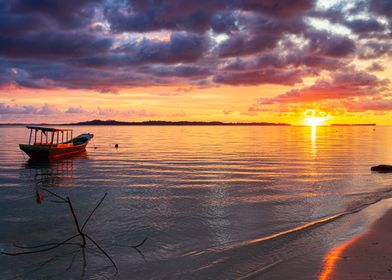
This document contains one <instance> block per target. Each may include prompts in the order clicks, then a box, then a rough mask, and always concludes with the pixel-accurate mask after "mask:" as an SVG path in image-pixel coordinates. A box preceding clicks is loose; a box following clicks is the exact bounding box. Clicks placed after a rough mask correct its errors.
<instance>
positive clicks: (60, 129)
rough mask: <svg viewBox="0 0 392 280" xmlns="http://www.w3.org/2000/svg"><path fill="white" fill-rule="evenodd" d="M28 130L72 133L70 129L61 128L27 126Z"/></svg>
mask: <svg viewBox="0 0 392 280" xmlns="http://www.w3.org/2000/svg"><path fill="white" fill-rule="evenodd" d="M27 128H28V129H35V130H41V131H52V132H53V131H72V129H62V128H53V127H43V126H27Z"/></svg>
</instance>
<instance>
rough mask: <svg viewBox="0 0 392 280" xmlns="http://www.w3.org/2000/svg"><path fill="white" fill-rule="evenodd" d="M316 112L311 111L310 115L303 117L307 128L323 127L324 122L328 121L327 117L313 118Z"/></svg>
mask: <svg viewBox="0 0 392 280" xmlns="http://www.w3.org/2000/svg"><path fill="white" fill-rule="evenodd" d="M315 114H316V112H315V111H312V115H311V116H308V117H305V119H304V123H305V125H309V126H319V125H324V124H325V121H326V120H328V119H329V116H326V117H316V116H315Z"/></svg>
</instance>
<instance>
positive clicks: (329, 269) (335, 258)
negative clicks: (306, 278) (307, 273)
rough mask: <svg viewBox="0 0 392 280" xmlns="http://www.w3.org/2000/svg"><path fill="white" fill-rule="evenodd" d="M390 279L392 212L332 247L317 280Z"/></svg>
mask: <svg viewBox="0 0 392 280" xmlns="http://www.w3.org/2000/svg"><path fill="white" fill-rule="evenodd" d="M327 279H333V280H347V279H355V280H362V279H366V280H369V279H374V280H375V279H377V280H380V279H389V280H390V279H392V209H391V210H389V211H388V212H387V213H386V214H385V215H384V216H382V217H381V218H379V219H378V220H376V221H375V223H374V224H373V225H372V226H371V227H370V229H369V230H368V231H367V232H365V233H364V234H362V235H359V236H357V237H355V238H353V239H352V240H349V241H348V242H346V243H343V244H341V245H339V246H336V247H335V248H333V249H332V250H331V251H330V252H329V253H328V254H327V256H326V257H325V263H324V269H323V272H322V273H321V274H320V277H319V280H327Z"/></svg>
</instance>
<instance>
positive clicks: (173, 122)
mask: <svg viewBox="0 0 392 280" xmlns="http://www.w3.org/2000/svg"><path fill="white" fill-rule="evenodd" d="M63 125H183V126H187V125H188V126H190V125H205V126H208V125H255V126H263V125H265V126H267V125H269V126H291V124H288V123H269V122H250V123H247V122H245V123H244V122H238V123H231V122H230V123H227V122H218V121H212V122H202V121H143V122H121V121H115V120H106V121H102V120H92V121H85V122H77V123H69V124H63Z"/></svg>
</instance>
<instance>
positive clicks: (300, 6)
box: [241, 0, 315, 17]
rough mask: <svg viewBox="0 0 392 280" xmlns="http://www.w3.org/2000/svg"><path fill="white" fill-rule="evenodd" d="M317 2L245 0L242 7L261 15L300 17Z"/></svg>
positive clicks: (308, 0)
mask: <svg viewBox="0 0 392 280" xmlns="http://www.w3.org/2000/svg"><path fill="white" fill-rule="evenodd" d="M314 3H315V1H312V0H296V1H292V0H267V1H260V0H243V1H242V5H241V6H242V7H243V8H244V9H245V10H252V11H258V12H261V13H265V14H269V15H273V16H278V17H287V16H298V15H300V14H301V13H304V12H305V11H307V10H309V9H310V8H311V7H312V6H313V5H314Z"/></svg>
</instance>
